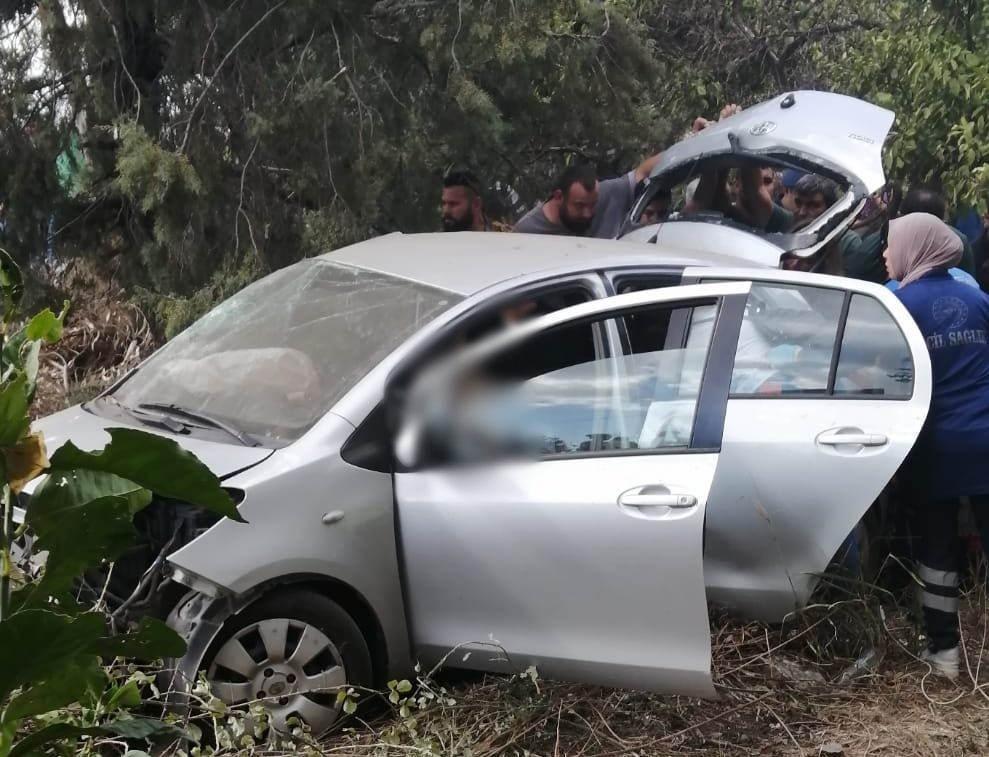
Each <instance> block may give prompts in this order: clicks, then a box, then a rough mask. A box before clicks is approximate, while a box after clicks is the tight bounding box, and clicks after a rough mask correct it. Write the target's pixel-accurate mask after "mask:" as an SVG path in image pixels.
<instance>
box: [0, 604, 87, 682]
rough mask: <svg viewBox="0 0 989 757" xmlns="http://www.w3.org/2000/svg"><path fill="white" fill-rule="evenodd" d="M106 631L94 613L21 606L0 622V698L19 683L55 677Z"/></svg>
mask: <svg viewBox="0 0 989 757" xmlns="http://www.w3.org/2000/svg"><path fill="white" fill-rule="evenodd" d="M105 635H106V620H105V619H104V618H103V616H102V615H99V614H97V613H84V614H82V615H78V616H75V617H73V616H70V615H65V614H62V613H59V612H55V611H53V610H23V611H21V612H18V613H15V614H14V615H12V616H11V617H9V618H6V619H5V620H4V621H3V622H2V623H0V701H3V700H5V699H6V698H7V697H8V696H10V694H11V693H12V692H13V690H14V689H16V688H17V687H19V686H25V685H27V684H38V683H40V682H42V681H45V680H47V679H48V678H57V677H58V675H59V673H60V672H61V671H62V670H64V669H65V668H66V666H68V665H71V664H77V662H78V661H79V659H80V655H86V654H92V653H93V649H94V647H95V645H96V644H97V642H98V641H99V640H100V639H102V638H103V637H104V636H105Z"/></svg>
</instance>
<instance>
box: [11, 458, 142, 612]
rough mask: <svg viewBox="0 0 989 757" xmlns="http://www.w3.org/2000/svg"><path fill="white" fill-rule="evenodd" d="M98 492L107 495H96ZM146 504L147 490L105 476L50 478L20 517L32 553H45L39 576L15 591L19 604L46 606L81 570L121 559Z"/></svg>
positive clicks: (72, 474)
mask: <svg viewBox="0 0 989 757" xmlns="http://www.w3.org/2000/svg"><path fill="white" fill-rule="evenodd" d="M100 492H106V493H107V494H106V495H104V496H97V495H98V494H99V493H100ZM150 502H151V492H149V491H148V490H147V489H142V488H140V487H138V486H137V485H136V484H134V483H132V482H130V481H126V480H125V479H122V478H120V477H118V476H114V475H112V474H109V473H102V472H93V471H85V470H84V471H73V472H69V473H66V472H63V471H58V472H54V473H51V474H49V476H48V477H47V478H45V480H44V481H42V482H41V484H40V485H39V486H38V488H37V489H36V490H35V492H34V496H32V497H31V499H30V500H29V501H28V507H27V512H26V515H25V521H26V522H27V524H28V525H29V526H30V527H31V528H32V530H33V531H34V534H35V536H36V538H37V542H36V548H37V550H39V551H47V552H48V558H47V560H46V562H45V570H44V575H43V577H42V580H41V581H40V582H38V583H37V584H35V585H33V586H31V587H28V588H27V589H25V590H22V591H21V592H18V601H20V602H21V603H22V604H26V605H28V606H30V605H36V604H38V603H40V602H45V601H47V598H48V597H49V596H58V595H59V594H60V593H62V592H64V591H66V590H67V589H68V588H70V586H71V584H72V581H73V580H74V579H75V578H77V577H78V576H80V575H82V574H83V573H85V571H86V570H88V569H90V568H93V567H96V566H98V565H100V564H101V563H102V562H103V560H110V561H112V560H115V559H117V558H118V557H120V556H121V555H122V554H124V552H125V551H126V550H127V549H129V548H130V547H131V546H132V545H133V544H134V541H135V539H136V537H137V532H136V530H135V528H134V524H133V519H134V514H135V513H137V512H138V511H140V510H141V509H143V508H144V507H147V505H148V504H149V503H150ZM22 597H23V598H22Z"/></svg>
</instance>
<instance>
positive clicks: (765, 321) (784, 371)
mask: <svg viewBox="0 0 989 757" xmlns="http://www.w3.org/2000/svg"><path fill="white" fill-rule="evenodd" d="M844 297H845V295H844V292H841V291H838V290H834V289H823V288H818V287H804V286H783V285H778V284H758V283H756V284H753V286H752V291H751V293H750V294H749V299H748V302H747V303H746V306H745V317H744V318H743V320H742V326H741V331H740V333H739V338H738V348H737V350H736V352H735V366H734V369H733V371H732V380H731V394H732V395H734V396H806V395H821V396H826V395H827V394H828V380H829V375H830V369H831V358H832V355H833V353H834V346H835V340H836V337H837V333H838V326H839V324H840V322H841V311H842V304H843V302H844Z"/></svg>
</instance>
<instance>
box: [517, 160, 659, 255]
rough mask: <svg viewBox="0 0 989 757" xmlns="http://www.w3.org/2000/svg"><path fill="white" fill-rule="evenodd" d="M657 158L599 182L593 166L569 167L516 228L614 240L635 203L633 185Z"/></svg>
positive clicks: (642, 177)
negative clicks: (621, 174)
mask: <svg viewBox="0 0 989 757" xmlns="http://www.w3.org/2000/svg"><path fill="white" fill-rule="evenodd" d="M658 161H659V154H656V155H653V156H652V157H651V158H648V159H646V160H645V161H643V162H642V163H641V164H640V165H639V166H638V167H637V168H636V169H635V170H634V171H629V172H628V173H627V174H625V175H624V176H619V177H618V178H615V179H606V180H604V181H598V177H597V171H595V170H594V167H593V166H590V165H586V164H585V165H576V166H571V167H570V168H568V169H567V170H566V171H564V172H563V173H562V174H561V175H560V178H559V179H557V181H556V184H554V185H553V192H552V194H550V196H549V199H548V200H546V201H545V202H541V203H539V204H538V205H536V207H534V208H533V209H532V210H530V211H529V212H528V213H526V214H525V215H524V216H522V218H521V219H520V220H519V222H518V223H517V224H515V231H517V232H519V233H521V234H564V235H570V236H575V237H597V238H598V239H614V238H615V237H616V236H618V232H619V231H620V230H621V227H622V222H623V221H624V220H625V217H626V216H627V215H628V212H629V211H630V210H631V209H632V204H633V203H634V202H635V187H636V186H637V185H638V184H639V182H641V181H643V180H644V179H645V178H646V177H647V176H649V174H650V172H651V171H652V169H653V166H655V165H656V163H657V162H658Z"/></svg>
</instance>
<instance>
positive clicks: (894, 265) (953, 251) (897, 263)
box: [886, 213, 962, 286]
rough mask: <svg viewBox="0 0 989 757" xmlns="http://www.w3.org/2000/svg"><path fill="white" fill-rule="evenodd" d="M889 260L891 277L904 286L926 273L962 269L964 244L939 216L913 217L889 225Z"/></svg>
mask: <svg viewBox="0 0 989 757" xmlns="http://www.w3.org/2000/svg"><path fill="white" fill-rule="evenodd" d="M886 259H887V260H888V261H889V272H890V275H891V276H892V277H893V278H894V279H896V280H897V281H899V282H900V286H904V285H906V284H909V283H910V282H911V281H916V280H917V279H919V278H920V277H921V276H923V275H924V274H925V273H930V272H931V271H934V270H938V269H943V270H947V269H949V268H953V267H954V266H956V265H958V263H959V262H960V261H961V259H962V240H961V237H959V236H958V235H957V234H956V233H955V232H954V231H953V230H952V228H951V227H950V226H948V224H946V223H945V222H944V221H942V220H941V219H940V218H938V217H937V216H933V215H931V214H930V213H910V214H909V215H905V216H901V217H900V218H895V219H893V220H892V221H890V222H889V244H888V247H887V249H886Z"/></svg>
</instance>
